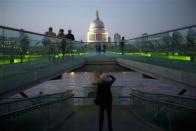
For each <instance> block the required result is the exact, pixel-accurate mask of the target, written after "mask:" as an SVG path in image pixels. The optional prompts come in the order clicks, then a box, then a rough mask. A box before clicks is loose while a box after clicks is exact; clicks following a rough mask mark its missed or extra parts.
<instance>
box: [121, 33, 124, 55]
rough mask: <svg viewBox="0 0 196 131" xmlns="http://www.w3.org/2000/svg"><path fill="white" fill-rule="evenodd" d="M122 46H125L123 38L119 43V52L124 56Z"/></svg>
mask: <svg viewBox="0 0 196 131" xmlns="http://www.w3.org/2000/svg"><path fill="white" fill-rule="evenodd" d="M124 45H125V37H124V36H123V37H122V40H121V41H120V50H121V54H122V55H123V54H124Z"/></svg>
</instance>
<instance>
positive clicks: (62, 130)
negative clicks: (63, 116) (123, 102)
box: [57, 106, 153, 131]
mask: <svg viewBox="0 0 196 131" xmlns="http://www.w3.org/2000/svg"><path fill="white" fill-rule="evenodd" d="M105 116H106V115H105ZM113 128H114V131H153V129H152V128H151V127H149V126H147V125H146V124H145V123H144V122H143V121H141V120H139V119H138V118H137V117H136V116H135V115H134V114H133V113H132V112H130V111H129V108H128V106H113ZM57 131H98V107H97V106H76V107H75V110H74V113H73V115H72V116H71V117H70V118H69V119H68V120H67V121H65V122H64V124H63V125H62V126H61V127H59V128H58V129H57ZM103 131H107V118H105V122H104V130H103Z"/></svg>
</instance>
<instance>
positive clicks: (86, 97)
mask: <svg viewBox="0 0 196 131" xmlns="http://www.w3.org/2000/svg"><path fill="white" fill-rule="evenodd" d="M72 98H84V99H88V98H95V97H92V96H90V97H89V96H73V97H72ZM113 98H130V96H113Z"/></svg>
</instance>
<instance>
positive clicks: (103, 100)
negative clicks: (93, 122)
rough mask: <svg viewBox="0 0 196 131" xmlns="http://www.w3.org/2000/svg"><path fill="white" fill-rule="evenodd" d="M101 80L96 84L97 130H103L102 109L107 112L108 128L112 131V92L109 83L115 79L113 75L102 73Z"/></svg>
mask: <svg viewBox="0 0 196 131" xmlns="http://www.w3.org/2000/svg"><path fill="white" fill-rule="evenodd" d="M100 77H101V79H102V81H101V82H99V83H98V85H97V95H98V96H97V97H98V101H99V131H102V130H103V121H104V111H105V110H106V112H107V118H108V129H109V131H112V129H113V128H112V92H111V85H112V84H113V83H114V81H115V80H116V79H115V77H114V76H112V75H108V74H102V75H101V76H100Z"/></svg>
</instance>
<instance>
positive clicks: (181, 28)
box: [126, 24, 196, 41]
mask: <svg viewBox="0 0 196 131" xmlns="http://www.w3.org/2000/svg"><path fill="white" fill-rule="evenodd" d="M192 27H196V24H194V25H191V26H185V27H180V28H176V29H172V30H167V31H163V32H160V33H154V34H149V35H146V36H139V37H134V38H131V39H128V40H126V41H129V40H134V39H140V38H146V37H149V36H155V35H160V34H165V33H169V32H174V31H179V30H183V29H187V28H192Z"/></svg>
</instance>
